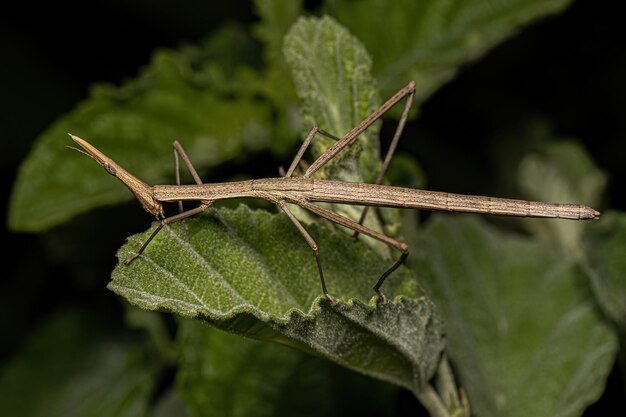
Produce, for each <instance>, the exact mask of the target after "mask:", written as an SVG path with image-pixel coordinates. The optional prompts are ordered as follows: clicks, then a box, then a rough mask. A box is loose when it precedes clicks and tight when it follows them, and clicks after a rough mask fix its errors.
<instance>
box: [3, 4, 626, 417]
mask: <svg viewBox="0 0 626 417" xmlns="http://www.w3.org/2000/svg"><path fill="white" fill-rule="evenodd" d="M618 4H619V2H615V1H593V0H585V1H577V2H574V4H573V6H572V7H571V8H570V9H569V10H568V11H566V12H565V13H563V14H561V15H558V16H555V17H552V18H547V19H544V20H542V21H541V22H538V23H536V24H534V25H532V26H531V27H528V28H526V29H525V30H523V31H522V32H521V33H520V34H518V35H516V36H514V37H513V38H511V39H510V40H508V41H507V42H505V43H503V44H502V45H500V46H499V47H497V48H496V49H494V50H492V51H491V52H490V53H489V54H488V55H487V56H486V57H484V58H483V59H481V60H480V61H479V62H478V63H476V64H472V65H469V66H467V67H466V68H464V69H463V70H462V72H461V74H460V75H459V76H458V77H457V79H456V80H455V81H453V82H451V83H449V84H448V85H446V86H445V87H443V88H442V89H440V90H439V91H438V92H437V94H435V95H434V96H433V97H431V98H430V100H428V102H426V103H425V104H424V105H423V107H422V113H421V118H420V120H419V121H417V122H415V123H413V124H412V126H410V128H409V131H413V132H418V133H419V144H418V145H415V143H413V144H411V143H409V144H407V143H406V142H408V140H407V139H404V141H405V142H404V143H403V144H402V146H403V147H404V149H405V150H406V151H407V152H413V153H415V154H416V157H417V158H418V160H419V161H420V163H421V164H422V166H423V167H424V169H425V171H426V173H427V176H428V184H429V185H428V186H429V188H431V189H438V190H446V191H452V192H465V193H487V192H489V191H490V190H493V189H494V188H496V187H497V179H496V178H493V176H494V167H493V163H492V158H493V155H491V154H490V151H489V150H490V149H492V148H493V146H492V145H493V142H494V141H495V140H497V139H498V137H499V136H500V135H502V134H503V132H504V133H507V132H510V130H511V129H514V128H515V126H520V129H522V126H524V125H526V124H527V122H528V121H542V123H548V124H549V125H550V126H551V128H552V131H553V132H554V133H555V135H556V136H558V137H568V138H576V139H579V140H580V141H582V142H583V143H584V144H585V146H586V148H587V149H588V150H589V152H590V154H591V155H592V157H593V158H594V160H595V161H596V163H597V164H598V165H599V166H600V168H601V169H603V170H604V171H606V172H607V174H608V175H609V188H608V191H609V192H608V195H607V199H606V201H605V202H604V207H600V209H606V208H609V207H611V208H616V209H620V210H625V209H626V195H625V194H624V192H623V186H624V184H625V183H626V182H625V176H626V171H625V170H624V169H623V164H624V162H625V161H626V157H625V154H626V149H625V148H626V121H625V118H624V113H625V112H626V53H625V48H624V42H623V40H624V39H626V36H625V32H626V29H625V27H626V26H625V25H624V24H623V15H622V14H621V13H620V12H619V11H618ZM306 5H307V7H309V8H312V7H314V6H315V2H306ZM12 6H13V7H17V9H16V10H13V11H12V12H7V11H6V10H3V13H2V16H1V17H0V30H2V37H1V38H0V59H1V64H0V92H1V96H0V97H1V99H2V100H1V101H0V106H2V107H1V109H0V132H1V136H0V137H1V139H2V150H1V152H0V155H1V159H0V169H1V170H2V171H1V175H0V181H1V182H2V190H3V200H4V201H3V202H4V204H3V205H2V210H3V211H2V215H3V218H4V219H6V210H7V202H8V198H9V195H10V190H11V187H12V184H13V181H14V179H15V176H16V170H17V168H18V166H19V164H20V162H21V161H22V159H23V158H24V157H25V156H26V155H27V153H28V151H29V148H30V146H31V144H32V142H33V141H34V140H35V138H36V137H37V136H38V135H39V134H40V133H41V132H42V131H43V130H44V129H45V128H46V127H47V126H48V125H49V124H50V123H52V122H53V121H54V120H55V119H57V118H58V117H59V116H61V115H63V114H64V113H66V112H68V111H70V110H71V109H72V108H73V107H74V106H75V104H76V103H77V102H79V101H80V100H82V99H85V98H86V97H87V96H88V91H89V90H88V88H89V85H90V84H91V83H93V82H110V83H114V84H119V83H121V82H122V81H124V80H125V79H127V78H132V77H134V76H136V74H137V72H138V69H139V68H140V67H142V66H143V65H146V64H147V63H148V62H149V59H150V55H151V53H152V51H153V50H154V49H155V48H158V47H173V48H175V47H177V46H180V45H181V44H183V43H186V42H188V43H192V42H195V41H197V40H199V39H201V38H202V37H204V36H206V35H207V34H209V33H210V32H211V31H212V30H214V29H215V28H217V27H218V26H219V25H220V24H222V23H223V22H224V21H229V20H230V21H236V22H240V23H241V25H242V26H243V27H249V26H250V23H252V22H254V21H255V19H256V17H255V15H254V12H253V10H252V8H251V6H250V4H249V2H247V1H241V0H237V1H233V0H231V1H229V2H220V3H219V6H216V4H214V2H207V1H199V0H197V1H195V0H194V1H185V2H176V4H175V6H174V7H172V5H171V2H166V1H147V0H143V1H134V2H123V1H120V0H115V1H106V2H105V1H91V2H83V3H68V2H61V3H56V2H55V3H44V4H41V5H34V4H28V5H25V4H24V3H14V4H12ZM401 143H402V142H401ZM279 162H280V163H285V161H268V164H270V165H271V166H272V167H273V168H272V169H275V166H276V165H277V164H278V163H279ZM287 162H288V161H287ZM451 164H454V166H455V168H456V169H455V170H454V171H453V172H451V173H449V172H448V171H449V170H448V168H449V167H450V166H451ZM42 175H45V172H42ZM103 214H104V215H105V217H107V218H109V219H110V220H111V221H109V222H107V223H106V224H103V223H102V222H101V219H102V217H103ZM96 219H97V220H98V221H97V222H95V220H96ZM149 221H150V219H148V218H147V217H146V216H145V213H143V211H141V210H139V209H137V207H136V206H135V205H126V206H122V207H118V208H103V209H99V210H96V212H95V213H90V214H86V215H83V216H80V217H79V218H77V219H76V220H75V221H72V222H71V223H70V224H68V225H64V226H61V227H58V228H55V229H54V230H52V231H50V232H47V233H44V234H42V235H25V234H17V233H12V232H11V231H8V230H6V228H5V231H4V233H3V243H4V244H5V245H7V246H5V248H4V249H3V250H2V253H3V255H2V256H3V259H4V262H3V264H4V268H3V270H4V274H3V276H2V281H1V282H0V302H1V306H0V315H1V316H2V329H3V330H2V332H1V333H2V334H1V335H0V365H2V363H4V361H5V360H6V359H7V358H9V357H10V355H12V354H15V353H16V352H17V351H19V349H20V347H21V345H22V343H23V342H24V337H25V336H26V335H28V334H29V332H30V331H31V330H32V329H33V328H34V327H35V326H37V325H38V324H39V323H40V322H41V321H42V320H43V319H44V318H45V317H46V315H47V314H49V313H51V312H53V311H57V310H58V309H59V308H62V307H66V306H83V307H84V306H89V308H102V309H104V310H105V311H111V314H112V315H119V316H120V317H121V315H122V311H121V308H120V305H119V303H118V302H117V301H116V300H115V297H114V296H113V294H112V293H110V292H109V291H107V290H106V289H105V285H106V283H107V281H108V277H109V275H108V274H109V272H110V270H111V269H112V268H113V266H114V263H115V258H114V256H113V254H114V253H115V251H116V249H117V248H118V247H119V246H120V245H121V243H122V242H123V241H124V239H125V237H126V236H128V235H129V234H130V233H135V232H137V231H140V230H144V229H145V228H146V227H147V225H148V223H149ZM5 223H6V220H5ZM85 227H87V228H89V229H90V230H91V235H89V236H87V237H86V236H85V235H84V230H85ZM96 247H97V249H95V248H96ZM624 393H625V390H624V383H623V380H622V377H621V376H620V374H619V372H618V370H617V368H616V369H614V371H613V373H612V374H611V376H610V379H609V383H608V387H607V390H606V392H605V394H604V396H603V398H602V399H601V400H600V402H599V403H598V404H596V405H594V406H592V407H591V408H590V409H589V410H588V411H587V412H586V414H585V415H586V416H593V415H603V414H605V413H609V412H611V411H613V412H614V411H615V410H616V408H618V407H619V408H621V409H624V407H625V406H624V402H625V400H624V395H625V394H624Z"/></svg>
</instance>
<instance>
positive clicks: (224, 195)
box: [70, 81, 600, 303]
mask: <svg viewBox="0 0 626 417" xmlns="http://www.w3.org/2000/svg"><path fill="white" fill-rule="evenodd" d="M414 94H415V83H414V82H413V81H411V82H409V83H408V84H407V85H406V86H405V87H404V88H402V89H401V90H399V91H398V92H397V93H396V94H395V95H393V97H391V98H390V99H389V100H387V101H386V102H385V103H384V104H383V105H382V106H380V108H378V109H377V110H376V111H374V112H373V113H372V114H370V115H369V116H368V117H366V118H365V119H364V120H363V121H361V122H360V123H359V124H358V125H356V126H355V127H354V128H353V129H352V130H350V131H349V132H348V133H346V134H345V135H344V136H342V137H341V138H339V137H336V136H334V135H332V134H330V133H328V132H325V131H323V130H321V129H319V128H318V127H313V128H312V129H311V130H310V131H309V133H308V135H307V136H306V138H305V140H304V142H303V143H302V146H301V147H300V149H299V150H298V152H297V154H296V156H295V158H294V159H293V161H292V163H291V165H290V166H289V169H288V170H287V172H286V173H284V175H283V176H282V177H278V178H267V179H257V180H248V181H237V182H228V183H213V184H203V183H202V181H201V179H200V177H199V176H198V173H197V172H196V170H195V168H194V167H193V165H192V163H191V161H190V159H189V157H188V156H187V154H186V152H185V151H184V149H183V148H182V146H181V145H180V144H179V143H178V142H177V141H175V142H174V144H173V145H174V157H175V163H176V185H154V186H150V185H148V184H146V183H145V182H143V181H141V180H140V179H138V178H137V177H135V176H133V175H132V174H130V173H129V172H128V171H126V170H124V169H123V168H122V167H120V166H119V165H118V164H116V163H115V162H114V161H113V160H112V159H110V158H109V157H107V156H106V155H104V154H103V153H102V152H100V151H99V150H98V149H96V148H95V147H94V146H92V145H91V144H89V143H88V142H87V141H85V140H83V139H81V138H79V137H77V136H74V135H70V136H71V137H72V139H73V140H74V141H75V142H76V143H77V144H78V145H80V146H81V148H82V149H83V150H81V149H78V148H73V147H72V149H75V150H77V151H79V152H81V153H84V154H86V155H88V156H89V157H91V158H92V159H94V160H95V161H96V162H98V164H100V165H101V166H102V167H103V168H104V169H105V170H106V171H107V172H108V173H109V174H111V175H113V176H114V177H117V178H118V179H120V180H121V181H122V182H123V183H124V184H125V185H126V186H127V187H128V188H129V189H130V191H132V192H133V193H134V194H135V196H136V197H137V199H138V200H139V202H140V203H141V205H142V206H143V208H144V209H145V210H146V211H147V212H148V213H151V214H152V215H154V216H155V217H156V218H157V220H159V225H158V227H157V228H156V229H155V230H154V231H153V232H152V234H151V235H150V237H149V238H148V239H147V240H146V242H145V243H144V244H143V245H142V246H141V247H140V248H139V250H138V251H137V253H136V254H134V255H133V256H131V257H130V258H128V259H126V260H125V261H124V263H125V264H129V263H130V262H132V261H133V260H134V259H136V258H137V257H139V256H140V255H141V254H142V253H143V252H144V251H145V250H146V247H147V246H148V244H149V243H150V241H152V239H153V238H154V237H155V236H156V234H157V233H158V232H159V231H160V230H161V229H162V228H163V226H166V225H168V224H171V223H174V222H177V221H179V220H182V219H184V218H187V217H190V216H193V215H196V214H198V213H200V212H202V211H204V210H206V209H207V208H208V207H210V206H211V205H212V204H213V203H214V202H215V201H217V200H223V199H231V198H260V199H264V200H267V201H270V202H272V203H274V204H276V205H278V207H280V209H281V210H282V211H283V212H284V213H285V214H286V215H287V217H288V218H289V220H290V221H291V222H292V223H293V224H294V226H295V227H296V229H298V231H299V232H300V234H301V235H302V237H303V238H304V240H305V241H306V242H307V243H308V245H309V246H310V247H311V250H312V251H313V253H314V255H315V260H316V262H317V268H318V271H319V275H320V281H321V285H322V291H323V293H324V295H325V296H326V297H327V298H329V299H330V300H331V301H332V302H333V303H334V300H333V299H332V297H331V296H330V295H329V293H328V290H327V288H326V282H325V280H324V272H323V270H322V263H321V261H320V256H319V250H318V246H317V244H316V243H315V241H314V240H313V238H312V237H311V236H310V235H309V233H308V232H307V231H306V229H305V228H304V227H303V226H302V224H300V221H299V220H298V219H297V218H296V217H295V216H294V215H293V213H292V212H291V211H290V210H289V207H288V204H296V205H298V206H300V207H302V208H304V209H306V210H309V211H311V212H313V213H315V214H317V215H319V216H321V217H324V218H326V219H328V220H330V221H332V222H335V223H337V224H339V225H341V226H345V227H347V228H349V229H352V230H354V231H355V235H358V234H359V233H362V234H364V235H366V236H370V237H372V238H374V239H377V240H379V241H381V242H383V243H386V244H387V245H389V246H391V247H393V248H395V249H397V250H398V251H399V252H400V257H399V258H398V260H397V261H396V262H395V263H394V264H393V265H391V266H390V267H389V268H388V269H387V270H386V271H385V272H384V273H383V274H382V275H381V277H380V278H379V279H378V281H377V282H376V284H375V285H374V287H373V288H374V291H375V292H376V293H377V294H378V296H379V297H380V298H381V299H382V300H383V301H384V300H385V298H384V295H383V294H382V293H381V291H380V287H381V285H382V284H383V282H384V281H385V278H387V276H388V275H389V274H391V273H392V272H393V271H395V270H396V269H397V268H398V267H399V266H400V265H401V264H402V263H403V262H404V260H405V259H406V257H407V256H408V254H409V247H408V245H407V244H406V243H403V242H400V241H398V240H395V239H393V238H391V237H389V236H386V235H384V234H382V233H380V232H377V231H375V230H372V229H370V228H368V227H365V226H363V221H364V219H365V215H366V213H367V209H368V208H369V206H378V207H397V208H413V209H426V210H444V211H457V212H470V213H486V214H494V215H501V216H521V217H552V218H561V219H573V220H584V219H597V218H598V217H599V215H600V213H599V212H598V211H596V210H594V209H592V208H590V207H587V206H584V205H579V204H561V203H544V202H538V201H527V200H511V199H504V198H495V197H483V196H474V195H462V194H452V193H446V192H437V191H425V190H418V189H411V188H403V187H395V186H386V185H381V182H382V179H383V175H384V174H385V171H386V170H387V167H388V166H389V162H390V161H391V158H392V156H393V154H394V152H395V149H396V145H397V144H398V141H399V139H400V135H401V134H402V130H403V129H404V125H405V123H406V120H407V117H408V113H409V109H410V107H411V104H412V103H413V96H414ZM405 97H406V102H405V106H404V110H403V113H402V116H401V118H400V121H399V123H398V126H397V128H396V131H395V134H394V136H393V139H392V141H391V145H390V146H389V149H388V151H387V154H386V156H385V159H384V161H383V163H382V167H381V170H380V172H379V173H378V175H377V177H376V180H375V183H374V184H364V183H354V182H343V181H333V180H321V179H315V178H312V176H313V174H315V173H316V172H317V171H318V170H319V169H320V168H321V167H323V166H324V165H325V164H326V163H327V162H328V161H330V160H331V159H332V158H333V157H334V156H335V155H336V154H337V153H338V152H340V151H341V150H342V149H344V148H346V147H348V146H350V145H351V144H353V143H354V142H355V141H356V140H357V139H358V137H359V135H360V134H361V133H362V132H363V131H364V130H365V129H367V128H368V127H369V126H370V125H371V124H372V123H374V122H375V121H376V120H378V119H379V118H380V117H381V116H382V115H383V114H384V113H385V112H386V111H387V110H389V109H390V108H391V107H392V106H394V105H395V104H396V103H398V102H399V101H400V100H402V99H403V98H405ZM318 133H319V134H321V135H323V136H326V137H328V138H331V139H333V140H335V141H336V142H335V143H334V144H333V145H332V146H331V147H330V148H328V150H326V151H325V152H324V153H323V154H322V155H321V156H319V157H318V158H317V159H316V160H315V161H314V162H313V163H312V164H311V165H309V166H308V168H306V171H305V172H304V174H302V175H300V176H294V171H295V170H296V168H297V167H298V166H299V165H300V163H301V161H302V156H303V155H304V152H305V151H306V149H307V148H308V146H309V144H310V143H311V141H312V140H313V138H314V137H315V135H316V134H318ZM179 157H182V159H183V161H184V163H185V165H186V166H187V169H188V170H189V172H190V173H191V175H192V176H193V178H194V180H195V182H196V184H193V185H181V184H180V172H179ZM183 201H197V202H199V205H198V206H197V207H195V208H193V209H190V210H187V211H183V209H182V202H183ZM165 202H178V203H179V210H180V212H179V213H178V214H176V215H173V216H170V217H165V215H164V213H163V205H162V203H165ZM314 202H330V203H340V204H353V205H361V206H365V210H364V211H363V213H362V215H361V218H360V220H359V221H358V222H355V221H353V220H351V219H349V218H347V217H344V216H341V215H339V214H337V213H335V212H333V211H331V210H329V209H327V208H324V207H321V206H319V205H316V204H313V203H314Z"/></svg>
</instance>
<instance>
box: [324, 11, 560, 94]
mask: <svg viewBox="0 0 626 417" xmlns="http://www.w3.org/2000/svg"><path fill="white" fill-rule="evenodd" d="M569 3H570V1H569V0H548V1H546V0H496V1H484V0H469V1H468V0H444V1H442V0H401V1H395V2H394V3H393V7H389V2H387V1H384V0H366V1H359V2H354V1H344V0H327V1H326V2H325V6H326V7H325V10H326V12H327V13H329V14H331V15H333V16H334V17H335V18H336V19H337V20H338V21H339V22H341V24H343V25H345V26H346V27H347V28H348V29H349V30H350V32H352V33H353V34H354V35H355V36H356V37H358V38H359V39H360V40H361V41H362V42H363V44H365V47H366V48H367V49H368V50H369V51H370V53H371V54H372V55H373V56H374V58H375V59H374V69H373V73H374V74H375V76H376V79H377V80H378V85H379V88H380V91H381V93H382V94H383V95H384V96H387V95H390V94H393V93H394V92H395V91H397V90H399V89H400V87H402V86H403V85H405V84H406V83H407V81H408V80H414V81H415V82H416V84H417V90H416V93H415V98H416V102H417V103H418V106H419V104H421V102H423V101H424V100H425V99H426V98H427V97H429V96H430V95H431V94H433V93H434V92H435V91H436V90H437V89H438V88H439V87H441V86H442V85H443V84H444V83H446V82H448V81H450V80H451V79H452V78H453V77H454V76H455V75H456V73H457V71H458V70H459V68H460V67H461V66H462V65H463V64H466V63H468V62H471V61H474V60H475V59H477V58H479V57H480V56H482V55H483V54H484V53H485V52H486V51H488V50H489V49H490V48H492V47H493V46H494V45H496V44H498V43H499V42H502V41H503V40H504V39H506V38H507V37H509V36H511V35H512V34H513V33H515V32H516V31H517V30H519V28H520V27H521V26H522V25H524V24H527V23H528V22H530V21H532V20H535V19H537V18H539V17H542V16H545V15H547V14H550V13H556V12H559V11H561V10H563V9H564V8H565V7H566V6H567V5H568V4H569Z"/></svg>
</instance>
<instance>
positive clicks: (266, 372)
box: [177, 320, 397, 417]
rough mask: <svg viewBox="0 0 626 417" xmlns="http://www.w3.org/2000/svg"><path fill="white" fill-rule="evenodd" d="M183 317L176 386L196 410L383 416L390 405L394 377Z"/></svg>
mask: <svg viewBox="0 0 626 417" xmlns="http://www.w3.org/2000/svg"><path fill="white" fill-rule="evenodd" d="M180 324H181V326H180V330H179V332H180V333H179V344H180V351H181V356H182V361H181V366H180V370H179V373H178V376H177V388H178V392H179V393H180V397H181V398H183V399H184V401H185V403H186V404H187V406H188V409H189V410H190V413H191V415H192V416H194V417H201V416H207V417H209V416H214V415H230V416H233V417H236V416H242V417H243V416H250V415H254V416H257V417H270V416H285V415H289V416H294V417H305V416H311V417H313V416H319V415H324V416H341V415H344V413H345V410H351V412H352V413H355V414H360V415H363V414H364V415H381V414H384V413H385V412H386V411H387V410H389V409H390V407H391V406H392V404H393V398H394V396H393V394H394V391H396V390H397V389H396V388H394V387H393V386H391V385H389V384H385V383H382V382H380V381H376V380H374V379H371V378H366V377H364V376H362V375H359V374H356V373H354V372H350V371H348V370H345V369H342V368H341V367H338V366H336V365H334V364H332V363H330V362H327V361H323V360H320V359H319V358H316V357H314V356H311V355H306V354H304V353H302V352H299V351H298V350H295V349H287V348H284V347H282V346H279V345H276V344H274V343H266V342H259V341H256V340H251V339H247V338H241V337H238V336H235V335H231V334H228V333H225V332H222V331H219V330H217V329H214V328H211V327H209V326H206V325H204V324H203V323H201V322H198V321H195V320H180ZM268 381H270V382H271V383H268ZM366 392H375V393H376V396H370V397H369V398H364V397H363V393H366Z"/></svg>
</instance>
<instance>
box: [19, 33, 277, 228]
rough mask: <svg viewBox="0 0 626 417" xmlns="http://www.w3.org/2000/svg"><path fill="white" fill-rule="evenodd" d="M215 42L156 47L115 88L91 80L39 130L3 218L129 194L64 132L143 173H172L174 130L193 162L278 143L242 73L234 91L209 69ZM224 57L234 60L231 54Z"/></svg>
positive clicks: (45, 217) (165, 178)
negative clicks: (86, 92)
mask: <svg viewBox="0 0 626 417" xmlns="http://www.w3.org/2000/svg"><path fill="white" fill-rule="evenodd" d="M220 35H221V36H225V37H227V39H226V41H225V42H229V40H230V41H231V44H230V46H231V48H230V49H231V50H233V49H237V47H238V46H239V44H240V41H239V38H238V37H237V36H234V35H233V33H232V32H231V31H226V32H219V33H218V34H217V35H216V36H217V37H219V36H220ZM220 42H222V41H220ZM216 43H219V42H218V40H217V39H216V38H213V39H212V40H211V42H206V43H205V44H204V45H203V46H202V47H198V48H187V49H183V50H182V51H178V52H175V51H167V50H163V51H159V52H157V53H155V55H154V57H153V59H152V62H151V63H150V65H149V66H148V67H147V68H146V69H145V70H143V71H142V73H141V74H140V75H139V77H138V78H137V79H135V80H132V81H129V82H128V83H126V84H125V85H124V86H122V87H119V88H117V87H113V86H109V85H100V86H96V87H94V88H93V90H92V93H91V96H90V97H89V98H88V99H87V100H85V101H84V102H82V103H81V104H79V105H78V106H77V107H76V109H74V110H73V111H72V112H71V113H69V114H68V115H66V116H64V117H63V118H61V119H60V120H59V121H57V122H56V123H55V124H53V125H52V126H51V127H50V128H49V129H48V130H47V131H45V132H44V133H43V134H42V135H41V137H39V139H38V140H37V143H36V145H35V148H34V149H33V151H32V152H31V154H30V155H29V156H28V158H27V159H26V160H25V161H24V163H23V164H22V166H21V168H20V172H19V176H18V178H17V181H16V183H15V186H14V190H13V196H12V200H11V206H10V213H9V224H10V226H11V227H12V228H14V229H16V230H24V231H40V230H43V229H46V228H49V227H51V226H54V225H56V224H58V223H61V222H63V221H65V220H67V219H69V218H70V217H71V216H73V215H75V214H78V213H81V212H84V211H86V210H89V209H91V208H94V207H98V206H101V205H107V204H114V203H118V202H120V201H124V200H128V199H130V198H131V197H132V194H130V193H129V192H128V191H127V190H125V189H124V187H122V186H120V184H118V183H116V181H112V180H111V178H109V176H108V175H103V173H102V170H101V169H100V168H99V167H98V166H97V165H96V164H93V162H90V161H87V160H86V159H85V158H84V157H81V156H80V155H78V154H77V153H76V152H73V151H70V150H68V149H67V148H66V147H65V145H68V144H71V140H70V139H69V138H68V136H67V133H68V132H71V133H73V134H76V135H78V136H81V137H83V138H85V139H87V140H89V141H90V142H91V143H93V144H94V145H95V146H97V147H99V148H100V149H101V150H102V151H103V152H105V153H106V154H108V155H110V156H111V158H113V159H114V160H116V161H117V162H119V163H120V164H121V165H122V166H124V167H126V168H127V169H129V170H130V171H131V172H133V173H134V174H135V175H137V176H138V177H140V178H142V179H144V180H145V181H147V182H151V183H153V182H161V183H163V182H171V181H172V178H173V171H174V164H173V157H172V148H171V143H172V141H173V140H174V139H178V140H180V141H181V143H183V145H184V146H185V148H186V150H187V152H188V153H189V154H190V155H192V158H193V161H194V163H195V165H196V167H198V168H203V167H211V166H215V165H217V164H220V163H223V162H224V161H227V160H230V159H233V158H235V157H237V156H239V155H241V154H242V153H243V152H253V151H255V150H259V149H264V148H268V147H275V148H279V147H280V146H281V142H280V141H277V140H276V138H274V137H272V134H271V133H272V129H271V125H270V111H271V110H270V108H269V106H268V105H267V104H266V103H262V102H260V101H258V100H256V99H254V98H253V97H252V95H251V94H252V93H253V90H254V89H253V88H250V89H248V90H250V91H247V90H246V87H245V86H246V81H245V80H246V76H245V74H243V75H240V76H238V77H237V80H238V83H232V85H236V86H237V89H238V90H237V91H236V92H237V93H238V94H236V95H234V94H233V91H231V90H228V88H227V87H224V85H223V84H224V83H223V74H222V75H220V74H221V73H220V71H219V70H217V68H218V67H219V66H220V65H222V64H221V63H218V62H215V61H212V55H217V56H218V57H220V58H221V59H222V61H224V60H225V58H224V50H225V49H226V48H225V47H224V46H223V45H216ZM233 43H235V44H233ZM202 48H205V50H203V49H202ZM233 59H234V58H233ZM228 65H229V66H231V67H234V66H236V64H235V63H233V62H232V59H231V62H230V63H229V64H228ZM248 71H251V70H249V69H248ZM229 75H230V76H231V77H233V74H229ZM249 78H252V77H249ZM233 88H234V87H233ZM225 90H226V91H225ZM242 91H244V92H246V91H247V92H246V93H245V94H242V93H241V92H242Z"/></svg>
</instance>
